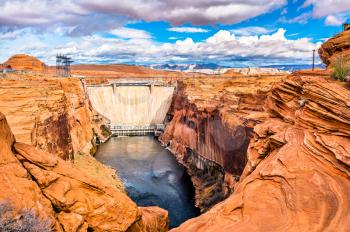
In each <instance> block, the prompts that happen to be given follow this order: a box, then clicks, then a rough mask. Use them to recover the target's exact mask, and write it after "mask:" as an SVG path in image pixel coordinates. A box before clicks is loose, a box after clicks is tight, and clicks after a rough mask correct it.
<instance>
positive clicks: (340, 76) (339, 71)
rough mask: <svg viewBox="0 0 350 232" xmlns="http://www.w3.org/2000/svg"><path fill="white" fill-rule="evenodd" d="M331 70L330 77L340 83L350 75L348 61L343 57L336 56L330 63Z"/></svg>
mask: <svg viewBox="0 0 350 232" xmlns="http://www.w3.org/2000/svg"><path fill="white" fill-rule="evenodd" d="M331 67H332V68H333V71H332V77H333V78H334V79H337V80H340V81H346V77H347V76H348V75H349V74H350V62H349V59H348V58H347V57H345V56H343V55H338V56H337V57H335V60H334V61H333V62H332V63H331Z"/></svg>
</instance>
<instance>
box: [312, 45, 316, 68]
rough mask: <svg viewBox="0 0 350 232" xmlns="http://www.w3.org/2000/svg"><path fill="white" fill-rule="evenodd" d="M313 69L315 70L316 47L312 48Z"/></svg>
mask: <svg viewBox="0 0 350 232" xmlns="http://www.w3.org/2000/svg"><path fill="white" fill-rule="evenodd" d="M312 71H315V49H314V50H312Z"/></svg>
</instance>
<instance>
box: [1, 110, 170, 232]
mask: <svg viewBox="0 0 350 232" xmlns="http://www.w3.org/2000/svg"><path fill="white" fill-rule="evenodd" d="M0 131H1V133H0V189H1V191H0V202H9V203H11V204H12V205H14V210H15V211H16V212H18V211H20V210H22V209H24V208H25V209H27V210H31V211H33V212H34V214H35V215H37V217H39V218H42V219H45V220H47V222H48V223H49V224H48V226H49V227H51V228H54V229H55V231H67V232H68V231H69V232H85V231H128V232H151V231H152V232H153V231H160V232H165V231H167V227H168V219H167V212H166V211H165V210H162V209H160V208H158V207H145V208H138V207H137V206H136V204H135V203H134V202H132V200H130V199H129V197H128V196H127V195H126V194H125V193H123V192H121V191H118V190H116V189H115V188H112V187H110V186H108V185H105V184H102V182H99V181H98V180H96V179H94V178H93V177H91V176H88V175H86V174H84V173H82V172H81V171H79V170H78V169H76V168H74V167H73V166H72V164H71V163H69V162H67V161H64V160H62V159H60V158H58V157H57V155H53V154H50V153H47V152H45V151H42V150H39V149H37V148H35V147H33V146H30V145H26V144H23V143H17V142H16V141H15V139H14V136H13V134H12V132H11V130H10V128H9V126H8V124H7V121H6V118H5V116H4V115H3V114H2V113H0Z"/></svg>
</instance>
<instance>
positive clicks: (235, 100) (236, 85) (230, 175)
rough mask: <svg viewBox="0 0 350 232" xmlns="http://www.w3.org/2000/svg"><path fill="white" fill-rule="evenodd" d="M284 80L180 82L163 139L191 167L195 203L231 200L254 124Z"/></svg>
mask: <svg viewBox="0 0 350 232" xmlns="http://www.w3.org/2000/svg"><path fill="white" fill-rule="evenodd" d="M279 80H280V77H277V76H276V77H264V78H253V77H252V78H242V77H239V78H234V79H232V78H216V79H213V78H201V79H187V80H185V81H184V82H180V83H179V86H178V88H179V89H178V93H177V95H176V96H175V98H174V103H173V118H172V120H171V122H170V124H169V125H168V126H167V128H166V131H165V133H164V134H163V135H162V136H161V138H160V140H161V141H162V142H163V143H164V144H166V145H168V147H169V149H170V150H171V152H172V153H173V154H175V156H176V158H177V159H178V160H179V161H180V162H181V163H183V164H184V165H185V166H186V167H188V171H189V174H190V175H191V177H192V180H193V183H194V185H195V188H196V205H197V206H198V207H199V208H201V209H202V211H205V210H207V209H208V208H210V207H211V206H212V205H214V204H215V203H217V202H219V201H220V200H222V199H224V198H225V197H227V196H228V195H229V194H230V192H231V191H232V188H233V186H234V183H235V182H236V181H237V180H238V178H239V176H240V175H241V174H242V171H243V168H244V166H245V164H246V162H247V158H246V151H247V148H248V144H249V140H250V135H251V131H252V129H253V126H254V125H255V124H256V123H257V122H259V121H261V120H263V119H264V118H265V116H266V114H265V113H264V112H263V104H264V101H265V99H266V96H267V92H268V91H269V90H270V88H271V87H272V84H273V83H275V82H278V81H279Z"/></svg>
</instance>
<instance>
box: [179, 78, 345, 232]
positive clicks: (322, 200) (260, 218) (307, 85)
mask: <svg viewBox="0 0 350 232" xmlns="http://www.w3.org/2000/svg"><path fill="white" fill-rule="evenodd" d="M349 103H350V91H349V89H348V86H347V85H345V84H341V83H339V82H335V81H332V80H330V79H329V78H324V77H315V76H302V75H298V74H295V75H293V76H290V77H288V78H287V79H286V80H284V81H283V82H281V83H278V84H275V86H274V88H273V89H272V90H271V91H269V93H268V95H267V99H266V101H265V104H264V111H265V112H266V113H268V116H267V117H266V118H265V119H264V120H262V123H259V124H257V125H256V126H254V129H253V137H252V138H251V139H250V142H249V147H248V152H247V164H246V165H245V167H244V170H243V173H242V176H241V178H240V181H239V182H238V183H236V184H235V186H234V193H233V194H232V195H231V196H230V197H229V198H228V199H227V200H225V201H223V202H221V203H219V204H217V205H215V206H214V207H213V208H212V209H210V210H209V211H208V212H207V213H205V214H203V215H201V216H199V217H198V218H194V219H191V220H188V221H187V222H185V223H183V224H182V225H181V226H180V227H178V228H176V229H173V230H172V231H174V232H183V231H189V232H191V231H193V232H195V231H196V232H197V231H206V232H211V231H215V232H218V231H348V229H349V227H350V209H349V202H350V181H349V180H350V140H349V137H350V133H349V131H350V117H349V116H350V105H349ZM238 122H239V121H238ZM239 128H240V126H239V125H238V126H237V128H236V129H235V130H236V131H239ZM235 130H233V131H235ZM238 134H239V133H238ZM225 138H226V136H225V135H224V136H223V137H222V140H225ZM240 141H241V140H238V141H237V144H235V143H233V144H232V146H234V147H235V146H236V145H237V146H238V145H239V144H241V143H240ZM235 154H237V153H231V156H233V157H235ZM232 165H233V164H232Z"/></svg>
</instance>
